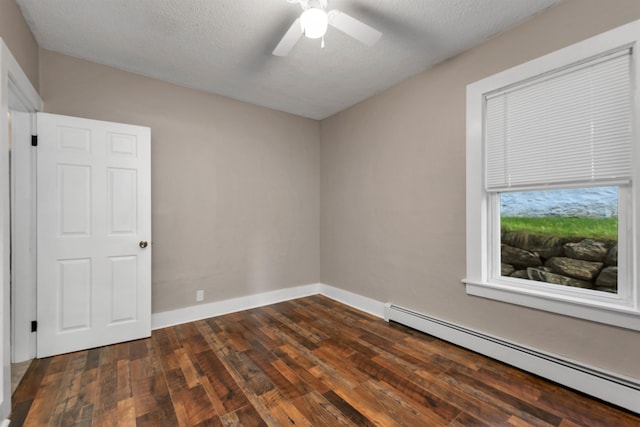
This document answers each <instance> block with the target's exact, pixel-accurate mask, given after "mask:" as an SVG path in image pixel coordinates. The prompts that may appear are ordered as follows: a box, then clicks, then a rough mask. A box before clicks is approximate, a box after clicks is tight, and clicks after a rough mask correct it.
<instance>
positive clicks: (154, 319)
mask: <svg viewBox="0 0 640 427" xmlns="http://www.w3.org/2000/svg"><path fill="white" fill-rule="evenodd" d="M320 287H321V286H320V284H319V283H315V284H312V285H302V286H294V287H291V288H284V289H278V290H276V291H270V292H263V293H259V294H253V295H247V296H244V297H238V298H231V299H226V300H222V301H214V302H211V303H208V304H199V305H192V306H190V307H185V308H179V309H177V310H170V311H163V312H160V313H153V314H152V315H151V329H153V330H155V329H161V328H166V327H168V326H175V325H180V324H182V323H188V322H195V321H196V320H202V319H207V318H209V317H215V316H221V315H223V314H229V313H235V312H237V311H242V310H248V309H250V308H256V307H262V306H265V305H269V304H275V303H278V302H282V301H288V300H292V299H296V298H302V297H306V296H309V295H315V294H318V293H320ZM0 427H1V426H0Z"/></svg>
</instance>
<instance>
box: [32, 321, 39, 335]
mask: <svg viewBox="0 0 640 427" xmlns="http://www.w3.org/2000/svg"><path fill="white" fill-rule="evenodd" d="M37 331H38V321H37V320H32V321H31V332H37Z"/></svg>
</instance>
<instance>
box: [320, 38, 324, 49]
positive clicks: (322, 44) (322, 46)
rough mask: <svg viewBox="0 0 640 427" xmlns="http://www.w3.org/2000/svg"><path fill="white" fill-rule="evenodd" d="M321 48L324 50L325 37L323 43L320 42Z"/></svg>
mask: <svg viewBox="0 0 640 427" xmlns="http://www.w3.org/2000/svg"><path fill="white" fill-rule="evenodd" d="M320 47H321V48H322V49H324V36H322V41H321V42H320Z"/></svg>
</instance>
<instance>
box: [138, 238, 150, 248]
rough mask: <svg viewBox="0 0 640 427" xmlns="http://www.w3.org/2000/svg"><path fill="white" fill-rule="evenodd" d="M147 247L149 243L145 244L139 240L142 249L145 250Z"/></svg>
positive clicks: (144, 241)
mask: <svg viewBox="0 0 640 427" xmlns="http://www.w3.org/2000/svg"><path fill="white" fill-rule="evenodd" d="M147 246H149V243H147V242H146V240H141V241H140V247H141V248H142V249H144V248H146V247H147Z"/></svg>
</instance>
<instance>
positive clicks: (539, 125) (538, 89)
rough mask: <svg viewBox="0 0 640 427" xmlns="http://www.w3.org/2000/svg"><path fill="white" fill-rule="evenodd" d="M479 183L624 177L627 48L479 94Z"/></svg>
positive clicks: (505, 185)
mask: <svg viewBox="0 0 640 427" xmlns="http://www.w3.org/2000/svg"><path fill="white" fill-rule="evenodd" d="M485 99H486V110H485V144H486V145H485V147H486V152H485V153H486V168H485V171H486V188H487V190H488V191H505V190H509V189H519V188H524V187H538V186H558V185H562V184H581V183H606V182H612V181H616V182H619V181H622V182H624V181H629V180H630V179H631V171H632V168H631V138H632V126H631V124H632V81H631V50H630V49H625V50H623V51H618V52H616V53H613V54H609V55H607V56H605V57H599V58H597V59H592V60H590V61H588V62H586V63H581V64H579V65H574V66H572V67H570V68H567V69H562V70H559V71H557V72H554V73H551V74H547V75H544V76H541V77H538V78H536V79H533V80H529V81H526V82H522V83H520V84H517V85H516V86H511V87H508V88H505V89H503V90H501V91H499V92H497V93H493V94H491V95H488V96H486V98H485Z"/></svg>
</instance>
